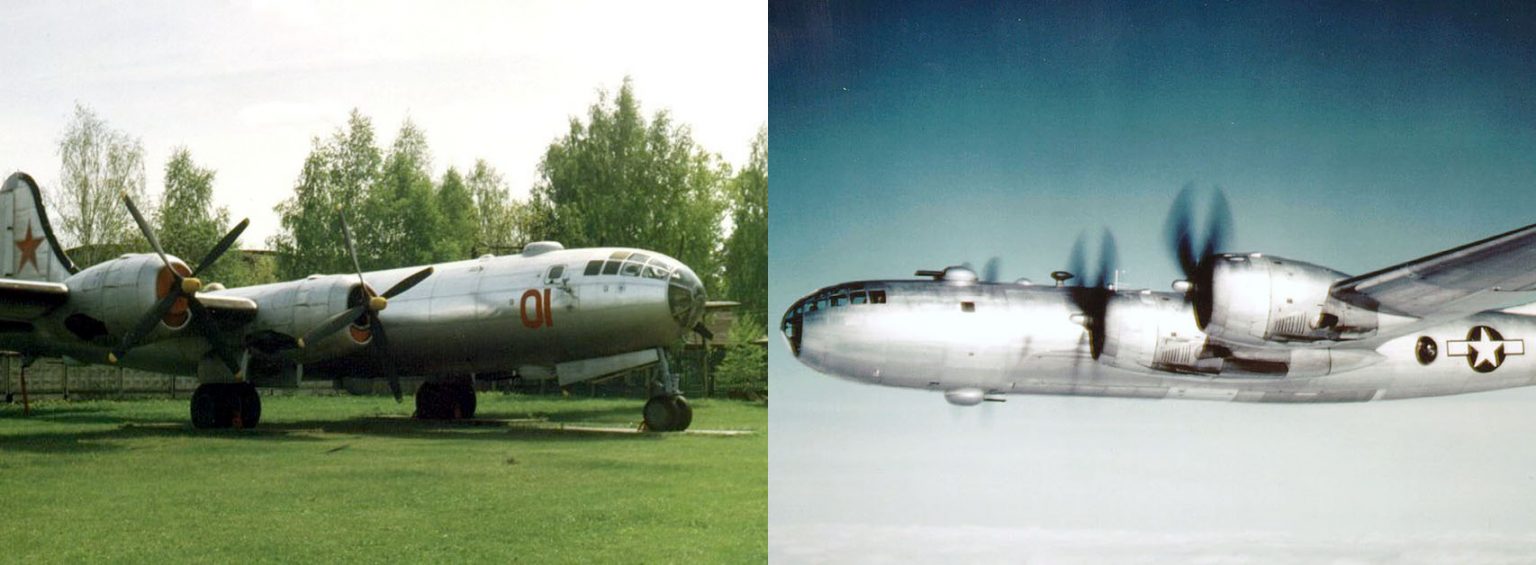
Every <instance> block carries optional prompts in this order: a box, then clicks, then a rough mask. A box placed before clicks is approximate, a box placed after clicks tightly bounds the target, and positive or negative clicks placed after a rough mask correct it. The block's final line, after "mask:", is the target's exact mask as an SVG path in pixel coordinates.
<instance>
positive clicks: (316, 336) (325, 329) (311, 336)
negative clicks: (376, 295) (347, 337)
mask: <svg viewBox="0 0 1536 565" xmlns="http://www.w3.org/2000/svg"><path fill="white" fill-rule="evenodd" d="M367 309H368V302H367V301H364V302H363V303H362V304H359V305H357V306H353V307H351V308H348V309H346V310H343V311H341V312H340V313H338V314H336V315H335V316H331V317H330V318H326V320H325V321H324V322H321V323H320V325H318V326H315V327H314V328H312V329H310V330H309V332H308V333H305V334H304V337H303V338H302V340H303V342H304V343H306V344H309V343H319V342H320V340H322V339H325V338H327V337H330V336H331V334H334V333H336V332H338V331H341V328H344V327H347V325H348V324H351V323H352V321H353V320H356V319H357V317H358V316H361V315H363V312H364V311H366V310H367Z"/></svg>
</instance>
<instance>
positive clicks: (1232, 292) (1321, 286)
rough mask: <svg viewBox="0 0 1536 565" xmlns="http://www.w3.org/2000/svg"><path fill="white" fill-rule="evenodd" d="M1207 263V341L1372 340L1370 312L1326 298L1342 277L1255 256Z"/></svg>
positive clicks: (1373, 329) (1374, 325)
mask: <svg viewBox="0 0 1536 565" xmlns="http://www.w3.org/2000/svg"><path fill="white" fill-rule="evenodd" d="M1211 260H1212V262H1213V264H1212V265H1211V271H1210V275H1209V277H1210V278H1209V279H1208V281H1207V282H1206V284H1208V285H1209V287H1208V289H1209V292H1208V294H1206V296H1208V299H1209V300H1210V310H1209V320H1207V321H1205V324H1204V326H1203V327H1202V328H1201V329H1203V330H1204V331H1205V333H1207V334H1209V335H1210V336H1212V337H1215V338H1217V339H1219V340H1222V341H1226V342H1231V343H1237V344H1246V345H1275V344H1287V343H1310V342H1317V341H1352V340H1358V339H1364V338H1367V337H1370V336H1372V335H1375V334H1376V328H1377V325H1378V320H1377V315H1376V312H1375V311H1372V310H1368V309H1364V308H1359V307H1356V306H1354V305H1351V304H1347V303H1345V302H1343V301H1340V300H1338V299H1337V298H1334V297H1333V296H1331V295H1330V294H1329V292H1328V290H1329V288H1331V287H1332V286H1333V284H1334V283H1336V282H1338V281H1339V280H1342V279H1344V278H1346V276H1347V275H1345V274H1344V273H1341V272H1338V271H1335V270H1333V269H1329V268H1326V267H1320V266H1318V265H1313V264H1311V263H1305V262H1302V261H1293V260H1290V259H1285V258H1281V257H1274V256H1268V255H1262V254H1259V253H1253V254H1249V255H1238V254H1224V255H1218V256H1215V257H1213V258H1212V259H1211ZM1198 294H1199V293H1197V295H1198ZM1202 318H1203V316H1202Z"/></svg>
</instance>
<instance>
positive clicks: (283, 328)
mask: <svg viewBox="0 0 1536 565" xmlns="http://www.w3.org/2000/svg"><path fill="white" fill-rule="evenodd" d="M237 290H238V289H237ZM259 298H260V302H261V303H262V304H263V306H264V307H263V308H262V309H261V312H260V313H259V314H258V315H257V317H256V320H255V321H254V322H253V323H252V324H251V330H252V331H253V333H256V332H274V333H277V334H281V335H283V336H287V337H288V338H297V337H299V336H302V335H304V334H305V333H307V332H309V331H310V330H311V329H313V328H314V327H316V326H319V325H320V324H321V323H322V322H324V321H325V320H327V319H329V318H330V317H331V316H334V315H336V313H338V312H341V311H344V310H346V309H348V308H351V307H353V306H356V305H358V304H361V303H362V301H363V300H365V297H364V296H363V292H362V287H361V286H360V285H359V284H358V281H357V278H356V277H353V276H346V275H316V276H311V277H309V278H306V279H304V280H302V281H296V282H294V283H289V284H285V285H283V286H281V287H279V288H276V289H273V290H271V291H268V292H266V293H261V294H260V296H259ZM267 306H270V307H267ZM372 338H373V336H372V335H371V333H370V330H369V328H368V326H367V324H366V323H356V322H354V323H353V324H352V325H350V326H348V327H347V329H346V330H344V331H340V332H337V335H335V336H329V337H327V338H325V339H322V340H319V343H308V344H305V346H304V355H305V356H306V357H329V356H335V355H339V354H344V353H347V352H351V351H355V350H357V349H359V348H361V347H362V346H364V345H367V344H368V342H369V341H370V340H372Z"/></svg>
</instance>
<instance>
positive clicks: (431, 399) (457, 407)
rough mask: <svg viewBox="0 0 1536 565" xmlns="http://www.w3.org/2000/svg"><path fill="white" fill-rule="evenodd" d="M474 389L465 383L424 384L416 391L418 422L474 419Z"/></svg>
mask: <svg viewBox="0 0 1536 565" xmlns="http://www.w3.org/2000/svg"><path fill="white" fill-rule="evenodd" d="M475 404H476V403H475V388H474V387H472V386H470V384H469V383H466V382H445V383H434V382H424V383H421V387H419V388H417V389H416V413H415V414H414V417H415V418H417V419H420V420H466V419H469V418H473V417H475Z"/></svg>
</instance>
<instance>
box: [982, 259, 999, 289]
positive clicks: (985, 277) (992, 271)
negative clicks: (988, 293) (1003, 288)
mask: <svg viewBox="0 0 1536 565" xmlns="http://www.w3.org/2000/svg"><path fill="white" fill-rule="evenodd" d="M1001 263H1002V261H1001V260H1000V259H998V258H997V257H993V258H991V259H987V266H986V267H984V268H982V270H981V273H982V274H981V280H982V282H989V283H995V282H997V272H998V269H999V267H1000V265H1001Z"/></svg>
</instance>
